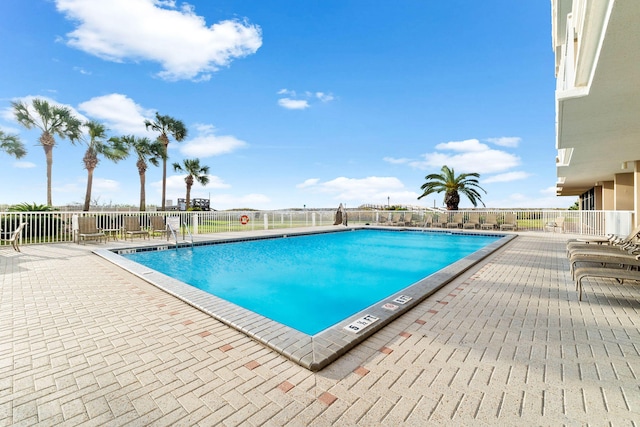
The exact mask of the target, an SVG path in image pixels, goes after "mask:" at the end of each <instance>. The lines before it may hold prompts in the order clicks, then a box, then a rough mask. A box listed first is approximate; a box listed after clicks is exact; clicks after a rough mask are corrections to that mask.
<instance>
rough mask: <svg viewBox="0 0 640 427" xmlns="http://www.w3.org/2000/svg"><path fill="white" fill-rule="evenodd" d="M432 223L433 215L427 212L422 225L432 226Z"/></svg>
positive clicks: (425, 226)
mask: <svg viewBox="0 0 640 427" xmlns="http://www.w3.org/2000/svg"><path fill="white" fill-rule="evenodd" d="M432 225H433V215H431V214H426V215H425V216H424V222H423V223H422V226H423V227H424V228H427V227H431V226H432Z"/></svg>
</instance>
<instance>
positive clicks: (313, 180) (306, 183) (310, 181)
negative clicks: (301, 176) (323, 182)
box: [296, 178, 320, 188]
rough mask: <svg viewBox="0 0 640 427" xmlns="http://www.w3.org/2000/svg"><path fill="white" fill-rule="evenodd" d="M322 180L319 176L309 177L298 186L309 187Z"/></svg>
mask: <svg viewBox="0 0 640 427" xmlns="http://www.w3.org/2000/svg"><path fill="white" fill-rule="evenodd" d="M318 182H320V180H319V179H318V178H309V179H307V180H305V181H304V182H303V183H302V184H298V185H296V188H307V187H312V186H314V185H316V184H317V183H318Z"/></svg>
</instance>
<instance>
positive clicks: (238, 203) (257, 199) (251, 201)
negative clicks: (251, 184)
mask: <svg viewBox="0 0 640 427" xmlns="http://www.w3.org/2000/svg"><path fill="white" fill-rule="evenodd" d="M270 202H271V199H270V198H269V197H268V196H265V195H264V194H257V193H252V194H246V195H244V196H236V195H231V194H217V193H214V194H212V195H211V207H212V208H214V209H233V208H247V207H253V206H259V205H264V204H266V203H270Z"/></svg>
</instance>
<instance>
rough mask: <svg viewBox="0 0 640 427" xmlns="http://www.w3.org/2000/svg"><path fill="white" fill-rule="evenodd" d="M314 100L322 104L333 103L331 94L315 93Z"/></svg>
mask: <svg viewBox="0 0 640 427" xmlns="http://www.w3.org/2000/svg"><path fill="white" fill-rule="evenodd" d="M316 98H318V99H319V100H320V101H322V102H329V101H333V99H334V97H333V95H332V94H330V93H324V92H316Z"/></svg>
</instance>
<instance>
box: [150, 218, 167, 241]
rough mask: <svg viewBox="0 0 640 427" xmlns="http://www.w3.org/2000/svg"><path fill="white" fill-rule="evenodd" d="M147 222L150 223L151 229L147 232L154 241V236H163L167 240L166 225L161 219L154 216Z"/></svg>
mask: <svg viewBox="0 0 640 427" xmlns="http://www.w3.org/2000/svg"><path fill="white" fill-rule="evenodd" d="M149 220H150V221H151V229H150V230H149V233H150V234H151V236H152V237H153V238H154V239H155V238H156V235H159V236H160V237H162V236H163V235H164V236H165V237H167V238H169V236H168V235H167V225H166V224H165V223H164V218H163V217H161V216H159V215H154V216H151V217H149Z"/></svg>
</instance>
